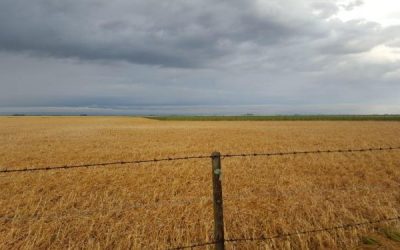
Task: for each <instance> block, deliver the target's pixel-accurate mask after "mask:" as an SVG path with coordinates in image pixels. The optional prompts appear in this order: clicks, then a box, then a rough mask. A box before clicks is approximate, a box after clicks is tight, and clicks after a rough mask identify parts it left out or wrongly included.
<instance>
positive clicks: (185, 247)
mask: <svg viewBox="0 0 400 250" xmlns="http://www.w3.org/2000/svg"><path fill="white" fill-rule="evenodd" d="M393 221H400V216H396V217H391V218H383V219H379V220H370V221H365V222H357V223H352V224H343V225H338V226H333V227H327V228H319V229H312V230H307V231H298V232H291V233H286V234H278V235H275V236H270V237H258V238H254V237H250V238H232V239H226V240H224V242H243V241H270V240H274V239H283V238H290V237H292V236H298V235H304V234H314V233H321V232H330V231H337V230H341V229H343V230H346V229H351V228H358V227H364V226H369V225H373V224H379V223H383V222H393ZM215 243H217V242H216V241H209V242H203V243H196V244H193V245H188V246H180V247H175V248H170V250H180V249H188V248H196V247H202V246H209V245H214V244H215Z"/></svg>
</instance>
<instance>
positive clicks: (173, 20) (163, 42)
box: [0, 0, 400, 112]
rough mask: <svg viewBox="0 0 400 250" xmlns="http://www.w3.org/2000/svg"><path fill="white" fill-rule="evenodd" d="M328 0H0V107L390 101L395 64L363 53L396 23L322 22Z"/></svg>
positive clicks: (387, 41) (398, 31) (331, 10)
mask: <svg viewBox="0 0 400 250" xmlns="http://www.w3.org/2000/svg"><path fill="white" fill-rule="evenodd" d="M352 4H353V5H354V6H355V5H357V4H361V3H360V2H358V3H357V2H354V3H352ZM338 7H341V6H338V4H337V1H336V0H326V1H321V0H304V1H299V0H285V1H281V0H268V1H256V0H250V1H245V0H229V1H228V0H219V1H212V0H201V1H200V0H194V1H186V0H175V1H158V0H147V1H138V0H137V1H129V0H114V1H106V0H79V1H78V0H70V1H62V0H57V1H56V0H29V1H28V0H2V1H0V87H1V91H0V107H22V106H42V107H43V106H52V107H74V108H77V107H78V106H79V107H80V106H82V107H104V108H112V107H122V106H123V107H131V106H140V105H203V104H208V105H238V104H243V105H244V104H252V105H258V104H263V105H269V107H276V108H277V110H285V112H289V111H287V110H289V107H290V106H293V107H300V106H302V105H303V106H304V109H302V108H299V109H293V112H295V110H303V111H304V110H306V109H314V110H320V109H319V107H320V106H324V105H329V107H330V108H329V110H331V109H332V110H334V106H335V105H338V106H340V105H344V104H346V105H347V104H348V105H350V106H352V105H353V106H357V107H362V106H363V105H364V106H365V107H369V108H368V110H373V108H371V107H372V106H374V105H375V106H377V105H378V106H379V105H380V106H379V107H381V106H385V105H386V106H388V107H393V106H396V105H400V103H399V100H400V96H399V93H400V86H398V80H399V79H400V74H399V73H398V68H400V64H399V60H397V61H396V60H394V61H390V60H388V61H384V60H383V61H373V60H372V59H368V58H367V57H366V56H365V55H366V54H368V53H369V52H370V51H371V50H372V49H373V48H375V47H377V46H383V45H385V46H387V47H389V48H398V47H400V46H399V44H400V43H399V39H398V37H400V28H399V27H398V26H391V27H383V26H381V25H380V24H379V23H373V22H368V21H366V20H350V21H348V22H343V21H341V20H339V19H337V18H335V17H334V16H335V14H336V13H337V12H338ZM277 105H278V106H279V105H282V106H285V109H279V108H278V107H277ZM263 107H264V106H263ZM267 110H269V109H268V108H267ZM338 110H339V109H338ZM353 110H358V109H353ZM381 110H384V109H381ZM392 110H395V109H392ZM310 112H312V110H311V111H310ZM332 112H333V111H332Z"/></svg>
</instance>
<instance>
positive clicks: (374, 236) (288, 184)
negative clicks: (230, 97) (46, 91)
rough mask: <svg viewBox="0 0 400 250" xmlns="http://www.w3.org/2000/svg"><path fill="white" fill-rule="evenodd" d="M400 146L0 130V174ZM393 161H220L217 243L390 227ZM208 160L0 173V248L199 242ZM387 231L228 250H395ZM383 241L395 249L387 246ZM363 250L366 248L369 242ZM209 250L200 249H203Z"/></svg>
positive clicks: (327, 135)
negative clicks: (221, 217)
mask: <svg viewBox="0 0 400 250" xmlns="http://www.w3.org/2000/svg"><path fill="white" fill-rule="evenodd" d="M399 145H400V123H399V122H386V121H379V122H377V121H363V122H361V121H340V122H337V121H231V122H223V121H218V122H217V121H168V122H165V121H158V120H151V119H145V118H131V117H1V118H0V167H2V166H4V167H9V168H23V167H34V166H37V167H40V166H58V165H65V164H82V163H93V162H109V161H124V160H136V159H153V158H163V157H168V156H186V155H203V154H210V153H211V152H212V151H216V150H217V151H220V152H221V153H226V154H228V153H246V152H276V151H283V152H285V151H292V150H318V149H321V150H322V149H341V148H364V147H383V146H399ZM399 162H400V152H399V151H390V152H368V153H357V154H352V153H348V154H325V155H324V154H320V155H297V156H280V157H269V158H262V157H261V158H252V157H250V158H229V159H228V158H227V159H223V160H222V168H223V177H222V181H223V194H224V209H225V211H224V212H225V226H226V235H225V237H226V238H239V237H260V236H271V235H276V234H282V233H286V232H295V231H301V230H308V229H314V228H322V227H332V226H335V225H338V224H346V223H354V222H359V221H364V220H374V219H379V218H383V217H393V216H399V214H400V192H399V187H400V168H399V165H400V163H399ZM210 164H211V162H210V160H209V159H203V160H202V159H200V160H191V161H177V162H163V163H149V164H145V165H140V166H135V165H133V166H129V165H128V166H126V165H124V166H118V165H117V166H111V167H104V168H93V169H77V170H59V171H48V172H36V173H20V174H18V173H15V174H0V190H1V192H0V248H1V249H16V248H23V249H34V248H35V249H36V248H52V249H60V248H91V249H92V248H107V249H114V248H120V249H127V248H133V249H168V248H170V247H175V246H182V245H191V244H193V243H196V242H204V241H210V240H212V237H213V210H212V209H213V205H212V201H211V196H212V194H211V190H212V189H211V165H210ZM398 233H399V224H398V223H388V224H380V225H376V227H366V228H359V229H351V230H338V231H334V232H322V233H317V234H312V235H302V236H296V237H292V238H288V239H283V240H282V239H278V240H273V241H268V242H241V243H227V244H226V245H227V248H228V249H265V248H267V249H268V248H284V249H298V248H304V249H306V248H314V249H315V248H328V249H343V248H346V249H349V248H352V249H354V248H358V247H362V248H366V247H377V246H379V245H382V246H383V247H384V248H386V249H398V248H399V247H400V243H399V242H398V241H396V239H397V240H398V239H399V235H398ZM396 237H397V238H396ZM376 242H377V243H376ZM209 249H212V248H211V247H210V248H209Z"/></svg>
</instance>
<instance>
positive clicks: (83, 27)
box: [0, 0, 337, 67]
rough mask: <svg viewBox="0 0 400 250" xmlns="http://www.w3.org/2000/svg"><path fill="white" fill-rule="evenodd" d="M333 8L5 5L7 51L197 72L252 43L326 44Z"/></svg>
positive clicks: (1, 40) (11, 1)
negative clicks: (322, 40)
mask: <svg viewBox="0 0 400 250" xmlns="http://www.w3.org/2000/svg"><path fill="white" fill-rule="evenodd" d="M313 9H314V10H317V11H320V12H321V15H322V16H323V17H327V16H330V15H332V14H334V13H336V12H337V6H336V5H335V4H333V2H330V1H325V2H324V1H318V2H314V1H310V2H309V1H306V2H305V4H299V3H296V2H294V1H287V2H286V3H283V4H282V3H280V1H265V2H264V3H257V2H256V1H238V0H235V1H211V0H208V1H207V0H204V1H155V0H148V1H123V0H116V1H105V0H84V1H82V0H79V1H78V0H72V1H54V0H29V1H28V0H3V1H1V2H0V48H1V49H2V50H6V51H29V52H33V53H39V54H42V55H48V56H55V57H75V58H79V59H83V60H85V59H88V60H124V61H128V62H131V63H139V64H154V65H161V66H167V67H168V66H170V67H198V66H204V65H207V64H208V63H209V62H212V61H214V60H215V59H218V58H221V57H223V56H225V55H230V54H232V53H234V52H235V51H236V50H237V48H238V46H241V45H243V44H245V43H248V42H251V43H254V44H256V45H257V46H259V47H260V49H262V48H265V47H271V46H276V45H279V44H282V43H283V44H284V43H286V42H288V41H291V40H296V39H307V38H308V39H315V38H318V37H323V36H326V35H327V33H326V30H324V29H322V28H323V27H320V24H319V23H318V18H319V17H318V16H317V17H307V15H309V14H310V13H307V11H310V10H313Z"/></svg>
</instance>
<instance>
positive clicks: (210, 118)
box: [147, 115, 400, 121]
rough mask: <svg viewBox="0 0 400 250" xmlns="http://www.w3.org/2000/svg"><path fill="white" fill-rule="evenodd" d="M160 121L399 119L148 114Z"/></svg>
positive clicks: (378, 118) (384, 117)
mask: <svg viewBox="0 0 400 250" xmlns="http://www.w3.org/2000/svg"><path fill="white" fill-rule="evenodd" d="M147 118H149V119H155V120H160V121H400V115H271V116H259V115H241V116H185V115H172V116H148V117H147Z"/></svg>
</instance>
